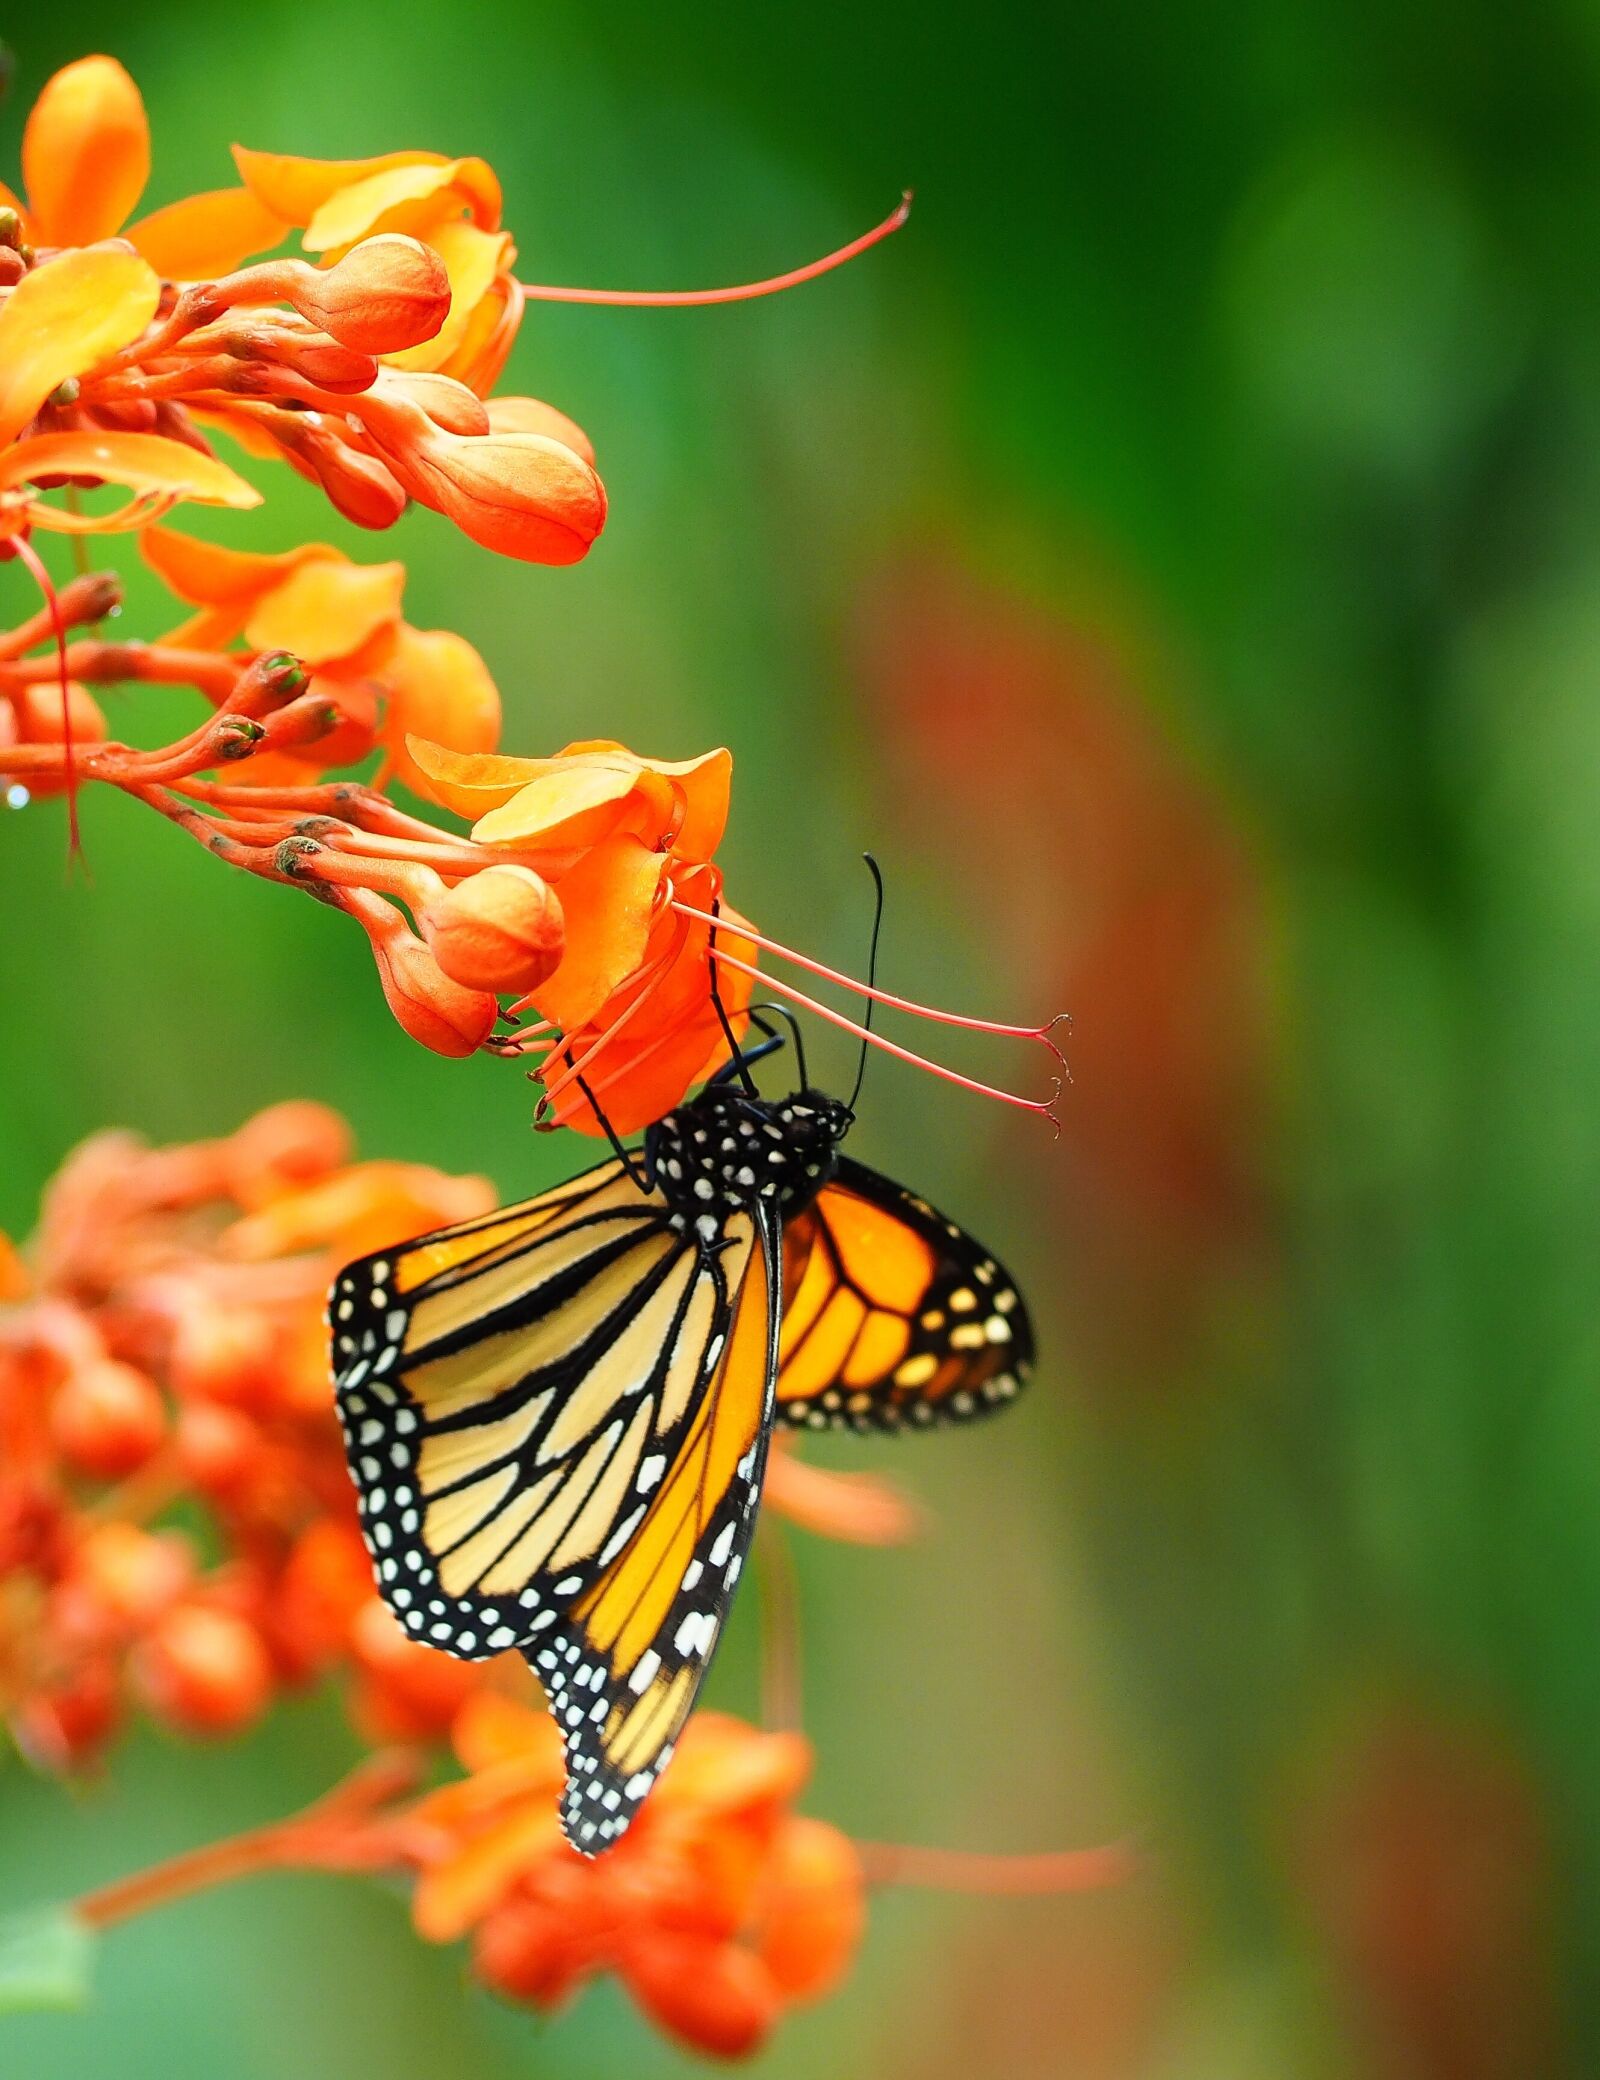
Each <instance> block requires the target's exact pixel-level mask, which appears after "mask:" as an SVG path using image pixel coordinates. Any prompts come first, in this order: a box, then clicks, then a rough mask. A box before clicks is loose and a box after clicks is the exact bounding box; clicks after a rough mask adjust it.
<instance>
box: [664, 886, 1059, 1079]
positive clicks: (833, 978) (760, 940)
mask: <svg viewBox="0 0 1600 2080" xmlns="http://www.w3.org/2000/svg"><path fill="white" fill-rule="evenodd" d="M672 907H673V908H674V909H675V910H681V911H682V912H683V914H684V915H685V916H686V917H697V918H699V919H700V921H701V923H702V924H710V925H717V926H719V927H720V929H721V930H723V931H725V932H732V933H733V934H734V936H735V937H736V938H740V939H748V940H750V941H751V943H752V944H753V945H756V946H759V947H760V948H761V949H762V951H763V952H764V953H775V954H777V955H778V956H779V958H780V959H782V960H786V961H792V962H793V963H794V965H795V967H797V968H804V969H806V971H807V972H808V973H809V974H812V975H820V976H821V977H822V979H823V980H824V981H825V982H836V983H838V985H839V986H840V988H841V989H848V990H853V991H854V992H855V994H856V995H857V996H858V997H870V998H871V999H872V1001H873V1002H874V1003H875V1004H886V1005H888V1007H889V1008H890V1010H891V1011H909V1012H910V1013H911V1014H912V1016H913V1017H914V1018H931V1019H932V1020H933V1021H934V1023H935V1024H936V1025H942V1026H961V1027H963V1028H964V1029H965V1030H966V1031H967V1032H969V1033H993V1034H996V1035H997V1036H998V1037H999V1038H1001V1039H1003V1040H1042V1041H1043V1042H1044V1044H1045V1046H1046V1047H1048V1048H1049V1050H1050V1052H1051V1053H1052V1054H1053V1055H1054V1056H1055V1058H1056V1060H1057V1061H1058V1062H1062V1065H1063V1067H1064V1066H1065V1062H1064V1058H1063V1056H1062V1053H1061V1050H1060V1048H1059V1047H1057V1046H1056V1044H1055V1042H1054V1041H1053V1040H1052V1039H1051V1038H1050V1035H1051V1034H1052V1033H1053V1032H1054V1031H1055V1029H1056V1027H1057V1026H1058V1025H1060V1023H1061V1021H1062V1020H1063V1019H1064V1018H1065V1017H1066V1015H1067V1014H1066V1013H1065V1012H1064V1011H1058V1012H1057V1013H1056V1015H1055V1017H1054V1018H1052V1019H1051V1020H1050V1021H1049V1023H1048V1024H1047V1025H1042V1026H1012V1025H1003V1024H1002V1023H1001V1022H1000V1021H999V1020H998V1019H993V1018H967V1017H965V1016H963V1015H962V1013H960V1012H959V1011H941V1010H939V1009H938V1007H937V1006H936V1005H933V1004H917V1003H913V1001H912V1000H911V998H910V997H897V996H894V995H893V994H892V993H891V992H890V991H888V990H886V989H875V988H874V987H873V986H872V985H871V984H870V983H866V982H857V980H856V979H855V977H854V976H853V975H846V974H844V973H842V972H841V971H840V970H839V969H838V968H830V967H828V966H827V965H826V964H825V963H824V962H822V961H814V960H812V959H811V957H810V956H809V955H808V954H804V953H796V952H794V950H793V949H792V948H791V947H788V946H785V945H783V944H782V943H781V942H780V941H779V940H777V939H769V938H767V937H766V936H765V935H764V934H763V933H761V932H758V931H756V930H755V929H754V928H753V927H752V926H750V925H747V924H738V925H734V924H730V923H728V922H727V921H726V920H725V919H720V918H716V917H713V916H712V915H711V914H710V913H709V912H708V911H705V910H696V909H694V908H693V906H692V905H690V904H688V903H685V902H684V901H683V900H682V899H681V897H677V896H674V897H673V899H672Z"/></svg>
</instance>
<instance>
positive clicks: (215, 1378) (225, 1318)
mask: <svg viewBox="0 0 1600 2080" xmlns="http://www.w3.org/2000/svg"><path fill="white" fill-rule="evenodd" d="M271 1367H272V1331H271V1329H270V1328H269V1327H268V1325H267V1324H266V1322H264V1321H263V1320H262V1319H261V1317H260V1316H259V1315H256V1314H246V1313H241V1312H239V1311H236V1310H227V1309H224V1308H221V1307H215V1306H208V1305H206V1304H204V1303H200V1304H197V1305H195V1306H193V1307H190V1308H188V1309H186V1310H185V1312H184V1313H183V1314H182V1315H181V1316H180V1317H179V1319H178V1322H177V1324H176V1326H175V1328H174V1331H173V1337H172V1351H171V1355H170V1357H169V1359H168V1371H169V1374H170V1377H171V1380H172V1385H173V1389H174V1391H175V1392H176V1393H177V1394H178V1395H179V1396H180V1397H182V1398H183V1399H184V1400H193V1399H201V1400H206V1401H222V1402H226V1403H227V1404H228V1405H229V1406H230V1407H232V1408H250V1407H252V1406H254V1405H256V1404H257V1403H259V1402H260V1401H262V1400H263V1398H264V1397H265V1396H266V1395H267V1393H268V1391H269V1389H270V1384H271Z"/></svg>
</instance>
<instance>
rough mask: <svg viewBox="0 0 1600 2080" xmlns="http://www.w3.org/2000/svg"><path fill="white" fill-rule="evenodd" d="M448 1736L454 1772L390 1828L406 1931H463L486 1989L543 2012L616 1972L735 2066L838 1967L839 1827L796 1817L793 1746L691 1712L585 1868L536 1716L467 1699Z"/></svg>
mask: <svg viewBox="0 0 1600 2080" xmlns="http://www.w3.org/2000/svg"><path fill="white" fill-rule="evenodd" d="M453 1738H454V1742H455V1746H456V1751H457V1754H458V1756H459V1758H460V1760H461V1762H462V1764H463V1765H464V1767H465V1768H466V1770H467V1771H468V1774H467V1776H466V1777H465V1778H463V1779H461V1780H460V1781H458V1782H456V1783H453V1784H448V1785H445V1786H444V1787H443V1788H442V1789H441V1790H439V1791H436V1792H434V1793H432V1794H431V1795H429V1796H427V1797H425V1798H423V1799H422V1800H421V1801H420V1802H419V1804H418V1806H417V1807H416V1808H415V1809H414V1811H413V1814H412V1816H411V1820H410V1823H409V1825H408V1827H407V1830H406V1835H405V1841H406V1845H407V1848H408V1851H409V1855H410V1858H411V1860H412V1861H413V1863H414V1864H415V1866H416V1868H417V1872H418V1876H417V1884H416V1890H415V1893H414V1895H413V1901H412V1918H413V1920H414V1922H415V1924H416V1927H417V1930H418V1932H419V1934H421V1935H423V1936H425V1937H426V1938H427V1939H428V1940H429V1941H432V1942H450V1941H453V1940H455V1939H457V1938H458V1937H460V1936H462V1935H466V1934H468V1933H471V1934H472V1936H473V1959H474V1964H475V1967H476V1969H477V1971H478V1973H479V1976H480V1977H482V1978H483V1979H484V1980H485V1981H486V1982H487V1983H488V1984H490V1985H491V1986H494V1987H495V1988H496V1989H497V1990H499V1991H500V1992H503V1993H505V1994H507V1995H509V1996H510V1997H511V1998H512V1999H515V2000H521V2001H526V2002H528V2003H530V2004H531V2005H533V2006H534V2007H537V2008H540V2009H542V2010H549V2009H552V2008H555V2007H557V2006H559V2005H560V2004H561V2003H562V2002H563V2001H565V2000H566V1999H568V1998H569V1997H570V1996H571V1995H572V1994H574V1993H575V1992H576V1991H577V1990H578V1988H579V1987H580V1986H581V1985H582V1984H583V1983H584V1982H585V1981H586V1980H588V1979H590V1978H593V1977H594V1976H596V1975H597V1974H599V1973H601V1972H606V1971H610V1972H615V1973H616V1974H617V1975H618V1976H619V1977H620V1978H621V1980H622V1981H623V1983H624V1985H626V1986H627V1988H628V1990H629V1992H630V1993H631V1994H632V1995H633V1997H634V1999H635V2001H636V2002H637V2003H638V2005H639V2006H640V2008H641V2009H642V2010H643V2011H644V2012H645V2014H647V2015H648V2016H649V2017H650V2018H651V2020H652V2021H654V2022H655V2023H656V2024H657V2025H658V2027H660V2028H661V2029H663V2030H665V2031H666V2032H667V2033H668V2034H669V2035H671V2036H673V2037H675V2038H676V2039H677V2040H678V2041H679V2042H681V2043H684V2044H686V2045H688V2046H689V2047H691V2048H692V2049H695V2050H699V2051H704V2052H709V2053H712V2054H714V2055H718V2056H722V2057H742V2056H746V2055H748V2054H749V2053H751V2052H753V2051H755V2050H756V2049H757V2048H759V2046H760V2045H761V2044H762V2043H763V2042H764V2041H765V2040H766V2039H767V2037H768V2036H769V2035H770V2033H771V2031H772V2029H773V2028H774V2027H775V2025H776V2023H777V2022H778V2020H779V2019H780V2017H781V2015H782V2013H783V2011H784V2010H785V2008H787V2007H789V2006H792V2005H794V2004H796V2003H798V2002H801V2001H807V2000H814V1999H816V1998H818V1997H819V1996H820V1995H822V1994H824V1993H826V1992H828V1991H830V1990H831V1989H832V1988H833V1987H834V1986H835V1985H836V1984H837V1983H838V1981H839V1980H840V1978H841V1977H842V1976H843V1974H844V1973H845V1971H846V1970H847V1969H848V1967H849V1964H850V1961H851V1958H852V1957H853V1956H854V1953H855V1949H856V1946H857V1944H858V1942H859V1940H860V1935H861V1930H862V1926H863V1922H864V1918H865V1901H864V1887H863V1880H862V1872H861V1865H860V1861H859V1858H858V1857H857V1854H856V1851H855V1849H854V1847H853V1845H852V1844H851V1843H850V1841H849V1840H848V1839H847V1838H846V1837H845V1836H844V1835H842V1834H840V1833H839V1832H838V1831H837V1829H835V1828H832V1827H829V1826H827V1825H825V1824H824V1823H823V1822H821V1821H817V1820H809V1819H805V1818H802V1817H800V1816H799V1815H797V1814H796V1813H795V1812H794V1811H793V1802H794V1800H795V1798H796V1796H797V1795H798V1794H799V1792H800V1791H801V1790H802V1789H803V1787H804V1785H805V1782H806V1780H807V1778H808V1777H809V1775H810V1772H811V1750H810V1746H809V1743H808V1742H807V1741H806V1740H805V1739H804V1738H803V1737H802V1736H801V1735H799V1734H796V1733H759V1732H757V1731H755V1730H754V1729H753V1728H751V1727H749V1726H746V1725H744V1724H743V1723H742V1722H741V1721H739V1720H737V1719H733V1718H728V1717H726V1716H724V1715H722V1714H720V1713H715V1712H702V1713H700V1714H699V1715H698V1716H697V1717H696V1718H695V1719H693V1720H692V1721H691V1722H690V1725H689V1727H688V1728H687V1730H686V1731H685V1733H684V1736H683V1739H682V1741H681V1742H680V1744H679V1750H678V1753H677V1755H676V1756H675V1757H674V1759H673V1761H672V1763H671V1764H670V1765H669V1767H668V1768H667V1770H666V1771H665V1773H664V1774H663V1776H662V1778H661V1782H660V1784H659V1785H658V1787H657V1789H656V1791H655V1793H654V1795H653V1796H652V1798H651V1799H650V1801H649V1803H648V1805H646V1806H645V1807H644V1808H643V1809H642V1810H641V1811H640V1813H639V1815H638V1817H637V1819H636V1820H635V1821H634V1823H633V1826H632V1828H631V1829H630V1830H629V1832H628V1834H627V1835H626V1836H625V1837H624V1839H623V1840H622V1842H620V1843H619V1844H618V1845H617V1847H615V1848H614V1849H611V1850H609V1851H608V1852H607V1854H606V1855H605V1856H604V1857H601V1858H599V1859H596V1860H594V1861H592V1862H591V1861H589V1860H587V1859H585V1858H583V1857H581V1856H579V1855H578V1854H577V1852H576V1851H574V1850H573V1849H571V1848H570V1847H568V1845H567V1844H566V1843H565V1842H564V1841H563V1840H562V1838H561V1834H560V1828H559V1824H558V1822H557V1819H556V1810H555V1802H556V1796H557V1793H558V1791H559V1787H560V1783H561V1774H562V1764H561V1744H560V1739H559V1736H558V1735H557V1733H556V1731H555V1728H554V1727H553V1726H552V1724H551V1723H550V1721H549V1719H548V1718H546V1717H545V1716H544V1715H543V1714H542V1713H538V1712H534V1711H532V1710H530V1709H528V1708H527V1707H524V1706H521V1705H518V1704H515V1703H513V1702H511V1701H509V1700H508V1699H506V1698H504V1697H501V1696H498V1695H496V1694H495V1693H493V1692H491V1691H486V1690H480V1691H478V1692H477V1693H475V1694H474V1695H473V1696H472V1697H470V1698H469V1699H468V1700H467V1702H466V1703H465V1704H464V1705H463V1707H462V1709H461V1712H460V1714H459V1716H458V1718H457V1720H456V1723H455V1730H454V1735H453Z"/></svg>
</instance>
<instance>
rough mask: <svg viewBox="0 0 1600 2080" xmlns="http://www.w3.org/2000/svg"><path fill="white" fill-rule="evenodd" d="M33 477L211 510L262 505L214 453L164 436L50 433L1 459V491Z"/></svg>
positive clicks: (22, 444)
mask: <svg viewBox="0 0 1600 2080" xmlns="http://www.w3.org/2000/svg"><path fill="white" fill-rule="evenodd" d="M30 477H84V478H92V479H94V480H96V481H98V482H100V483H103V484H125V485H126V486H127V487H128V488H129V490H131V491H138V492H152V493H156V494H158V495H160V496H164V497H168V498H190V499H193V500H194V501H195V502H196V503H197V504H199V505H206V506H240V507H243V506H258V505H260V503H261V493H260V492H259V491H257V490H256V488H255V486H254V485H253V484H247V483H246V482H245V480H244V478H243V477H239V476H235V475H234V473H233V471H232V470H231V469H229V468H228V466H227V464H226V463H224V462H219V461H218V460H217V458H216V457H215V456H214V455H202V454H201V453H200V451H199V449H198V448H191V447H190V446H189V445H188V444H187V442H185V441H169V440H167V439H166V438H165V437H164V436H163V435H161V434H159V433H93V432H87V433H47V434H41V435H40V436H39V437H38V438H37V439H36V440H31V441H22V442H20V443H19V444H18V445H17V446H16V447H14V448H11V449H9V450H8V451H7V452H6V453H5V454H3V455H0V489H8V488H9V487H10V486H11V485H13V484H22V483H26V482H27V481H28V479H29V478H30Z"/></svg>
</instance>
